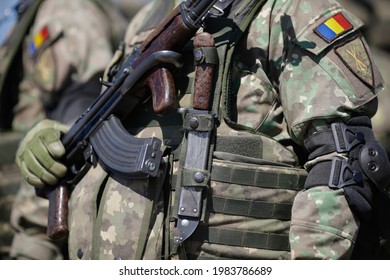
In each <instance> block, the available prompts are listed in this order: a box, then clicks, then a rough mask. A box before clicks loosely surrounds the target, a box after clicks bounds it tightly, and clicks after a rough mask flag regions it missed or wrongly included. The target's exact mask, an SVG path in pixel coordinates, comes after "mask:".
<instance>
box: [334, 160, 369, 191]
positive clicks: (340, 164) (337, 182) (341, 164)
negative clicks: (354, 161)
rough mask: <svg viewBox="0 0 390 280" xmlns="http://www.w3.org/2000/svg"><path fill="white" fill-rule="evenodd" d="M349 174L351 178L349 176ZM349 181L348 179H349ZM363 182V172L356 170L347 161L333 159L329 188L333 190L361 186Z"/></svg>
mask: <svg viewBox="0 0 390 280" xmlns="http://www.w3.org/2000/svg"><path fill="white" fill-rule="evenodd" d="M347 173H349V176H347V175H348V174H347ZM348 177H349V179H346V178H348ZM361 182H363V174H362V172H361V171H359V170H356V169H354V168H353V167H352V166H351V165H350V164H349V163H348V162H347V161H346V160H345V159H343V158H341V157H334V158H333V159H332V168H331V170H330V177H329V182H328V186H329V187H330V188H331V189H340V188H344V187H347V186H351V185H356V184H360V183H361Z"/></svg>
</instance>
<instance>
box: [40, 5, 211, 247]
mask: <svg viewBox="0 0 390 280" xmlns="http://www.w3.org/2000/svg"><path fill="white" fill-rule="evenodd" d="M215 2H217V0H188V1H185V2H183V3H181V4H180V5H179V6H178V7H176V8H175V9H174V10H173V11H172V12H171V13H170V14H169V15H168V16H167V17H166V18H165V19H164V20H163V21H162V22H161V23H160V24H159V25H158V26H157V27H156V28H155V29H154V31H153V32H152V33H151V34H150V35H149V37H148V38H147V39H146V40H145V41H144V43H143V44H142V45H141V46H140V48H139V49H138V50H136V51H135V52H134V53H133V54H132V55H130V57H129V58H128V59H127V60H126V61H125V62H124V63H123V66H122V68H121V70H120V72H119V77H117V78H116V80H115V81H114V83H113V84H112V85H111V86H110V87H109V88H108V89H107V90H106V91H105V92H104V93H102V94H101V95H100V96H99V97H98V98H97V99H96V100H95V102H94V103H93V104H92V105H91V106H90V107H89V108H88V109H87V110H86V111H85V113H84V114H83V115H82V116H81V117H80V118H79V119H78V120H77V121H76V123H75V124H74V125H73V126H72V127H71V129H70V131H69V132H68V133H66V134H65V135H64V136H63V137H62V139H61V140H62V143H63V145H64V146H65V150H66V156H65V163H66V164H67V166H72V168H70V169H71V171H70V172H68V173H69V174H68V175H67V176H66V179H65V180H63V182H62V183H61V185H60V186H55V187H53V186H48V187H46V188H45V195H46V197H47V198H48V199H49V213H48V229H47V234H48V236H49V238H51V239H53V240H57V239H62V238H64V237H66V236H67V234H68V225H67V215H68V198H69V193H70V192H69V186H70V185H73V184H75V183H76V182H77V180H78V179H75V178H79V177H81V176H80V175H82V174H84V173H85V172H86V171H85V170H86V169H88V166H90V165H91V164H90V163H89V164H88V161H90V162H92V163H93V162H94V161H95V160H94V159H92V157H93V153H88V155H87V156H86V155H85V154H86V153H85V150H86V149H88V148H90V146H91V145H90V143H89V137H90V136H91V135H93V133H95V132H96V130H97V129H98V128H99V127H100V125H101V124H102V122H103V121H105V120H106V119H107V118H108V117H109V115H110V114H112V112H113V110H114V108H115V107H116V106H117V105H118V103H120V100H121V99H122V97H123V95H125V94H127V93H128V92H130V91H131V89H132V88H133V86H134V85H135V84H136V83H137V82H139V81H140V80H141V78H146V84H145V85H146V86H147V87H149V89H150V92H151V94H152V100H153V108H154V110H155V112H156V113H157V114H160V115H164V114H166V113H168V112H169V111H171V110H172V109H173V108H174V106H175V105H176V90H175V86H174V81H173V75H172V72H171V70H170V69H169V68H170V67H169V66H171V65H174V66H175V67H180V66H181V64H182V63H181V56H180V55H179V54H178V53H176V51H180V50H181V48H182V47H183V46H184V45H185V44H186V43H187V42H188V41H189V40H191V38H192V37H193V36H194V35H195V33H196V31H197V30H198V29H199V28H200V27H201V24H202V23H203V20H204V18H205V16H206V15H207V13H208V12H209V11H210V9H211V8H212V6H213V5H214V4H215ZM73 167H74V168H73Z"/></svg>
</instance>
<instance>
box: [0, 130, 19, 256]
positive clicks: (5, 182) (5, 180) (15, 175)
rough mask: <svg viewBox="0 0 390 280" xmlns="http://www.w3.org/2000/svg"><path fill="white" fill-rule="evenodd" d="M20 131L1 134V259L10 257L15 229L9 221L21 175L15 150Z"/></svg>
mask: <svg viewBox="0 0 390 280" xmlns="http://www.w3.org/2000/svg"><path fill="white" fill-rule="evenodd" d="M19 139H20V133H16V132H2V133H1V134H0V154H1V156H0V259H9V258H10V256H9V251H10V246H11V242H12V238H13V230H12V227H11V224H10V222H9V219H10V213H11V208H12V203H13V201H14V199H15V195H16V193H17V191H18V188H19V184H20V180H21V177H20V176H19V169H18V167H17V166H16V164H15V151H16V148H17V144H18V142H19Z"/></svg>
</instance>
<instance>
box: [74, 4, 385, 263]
mask: <svg viewBox="0 0 390 280" xmlns="http://www.w3.org/2000/svg"><path fill="white" fill-rule="evenodd" d="M180 2H181V1H176V4H178V3H180ZM164 3H165V5H168V3H167V2H164ZM240 3H244V2H240V1H238V3H236V5H238V6H239V5H240ZM159 4H161V3H160V2H159V1H156V2H154V4H151V5H148V6H146V7H145V8H144V9H143V10H142V11H141V12H140V13H139V14H138V15H137V16H136V17H135V19H134V20H133V21H132V22H131V24H130V25H129V28H128V31H127V34H126V37H125V42H126V48H125V53H126V54H128V53H130V52H131V50H132V49H133V47H134V46H136V45H137V44H139V43H140V42H142V41H143V40H144V39H145V38H146V36H147V35H148V34H149V33H150V32H151V30H152V27H151V25H150V22H155V21H157V22H159V20H157V19H156V18H158V17H157V15H158V11H157V12H156V10H155V9H156V7H158V5H159ZM170 4H172V3H170ZM153 5H156V6H153ZM173 6H174V5H172V7H173ZM237 10H239V8H238V9H237ZM335 22H336V24H335ZM206 24H207V23H206ZM146 27H148V28H146ZM361 27H362V22H361V21H360V20H359V19H358V18H356V17H355V16H353V15H352V14H350V13H349V12H348V11H346V10H344V9H343V8H342V7H341V6H340V5H339V4H338V3H336V2H335V1H332V0H327V1H292V0H291V1H290V0H272V1H266V2H265V4H264V5H263V6H262V8H261V10H260V11H259V12H258V14H257V15H256V16H255V18H254V19H253V20H252V22H251V24H250V26H249V30H248V32H247V34H245V35H244V36H243V37H242V39H241V40H240V42H239V43H238V45H237V47H236V49H235V55H233V60H232V70H233V71H232V73H233V81H232V89H233V92H232V94H231V95H230V96H226V97H223V98H222V100H224V101H226V100H228V101H229V102H225V103H224V102H222V103H221V106H220V107H221V108H222V109H221V110H222V116H223V117H221V125H220V126H219V127H218V128H217V134H218V136H217V143H216V151H217V152H222V153H215V154H214V158H213V167H212V171H211V189H212V191H211V194H212V196H213V198H212V199H213V200H212V201H213V202H212V204H213V205H214V206H215V205H216V202H217V200H216V199H214V197H216V198H218V199H223V201H227V202H229V203H230V202H233V201H237V200H245V201H252V202H253V201H255V202H256V203H260V204H261V203H264V204H267V203H270V204H278V203H282V204H283V203H284V204H287V205H290V206H291V203H292V201H293V199H294V196H295V194H296V192H297V191H298V190H299V189H300V187H302V180H304V176H305V172H304V170H303V168H299V167H300V166H302V165H303V163H304V162H301V161H300V160H299V159H298V157H297V155H295V153H294V151H293V148H292V146H295V147H301V146H302V144H303V141H304V139H305V138H306V137H307V136H308V135H310V134H311V133H313V132H314V131H315V130H316V129H318V127H321V126H322V125H325V124H327V123H328V122H330V121H332V120H335V119H348V118H349V117H350V116H351V114H353V113H354V112H358V113H360V114H366V115H369V116H372V115H374V114H375V110H376V106H375V100H376V95H377V94H378V93H379V92H380V91H381V90H382V87H383V83H382V78H381V76H380V74H379V72H378V69H377V67H376V65H375V63H374V62H373V60H372V56H371V54H370V52H369V49H368V47H367V46H366V43H365V41H364V39H363V38H362V37H361V36H360V33H359V29H360V28H361ZM188 68H189V69H191V67H188ZM188 68H186V67H184V69H188ZM182 72H185V71H180V73H178V75H179V78H177V81H178V82H177V83H178V84H179V85H180V86H179V87H178V94H179V97H180V101H179V103H180V107H184V108H186V107H188V106H189V104H190V98H191V86H188V85H187V86H186V85H185V86H181V82H182V81H187V80H191V79H185V78H183V76H180V75H181V74H182ZM188 72H191V71H188ZM189 76H191V75H189ZM227 104H230V105H229V106H227ZM125 125H126V128H127V129H128V131H129V132H131V133H132V134H133V135H136V136H139V137H148V136H157V137H160V138H161V139H163V143H164V145H165V146H169V147H172V148H173V149H174V150H175V149H176V148H177V147H179V146H180V143H181V141H182V138H183V130H182V119H181V115H180V114H178V113H175V112H173V113H171V114H170V115H169V116H167V117H159V116H157V115H155V114H154V113H153V112H152V109H151V105H150V102H146V103H144V105H142V106H139V107H138V108H136V109H135V111H134V112H132V113H131V114H130V115H129V117H128V118H127V120H126V121H125ZM252 136H253V137H255V138H256V137H259V140H258V141H256V140H255V141H254V142H251V140H253V138H251V137H252ZM235 137H236V138H237V137H241V138H239V139H240V140H242V141H244V140H245V139H246V137H247V138H250V141H249V142H246V143H245V142H239V144H237V143H236V144H235V142H234V141H230V140H229V139H234V138H235ZM256 139H257V138H256ZM218 141H219V142H218ZM240 143H241V144H240ZM244 143H245V144H244ZM259 143H260V144H259ZM230 147H233V148H232V149H231V150H229V148H230ZM231 152H233V154H234V155H236V156H235V157H234V158H233V160H232V159H231V158H226V157H224V155H226V153H231ZM237 154H238V155H239V156H244V157H249V158H251V161H250V162H248V161H247V159H246V161H240V160H237V158H238V157H237ZM221 155H222V156H221ZM172 157H173V158H174V159H173V168H172V173H173V174H177V170H178V164H177V161H176V160H177V158H175V154H174V155H173V156H172ZM261 160H266V161H267V162H274V163H275V162H276V163H278V164H279V165H277V166H275V164H270V165H267V164H264V163H259V162H261ZM165 162H169V161H168V160H166V161H165ZM283 164H285V165H283ZM166 166H167V165H166V164H163V168H162V169H161V173H163V172H165V170H164V167H166ZM286 166H287V167H286ZM213 170H220V171H221V170H228V171H229V172H231V174H236V173H234V172H236V171H239V172H237V174H238V177H240V176H241V178H240V179H239V180H238V181H239V182H238V183H237V182H233V181H229V180H228V181H224V180H222V179H218V178H219V177H218V176H217V175H215V176H213ZM245 172H247V173H245ZM256 172H264V173H268V174H271V175H272V176H270V177H272V178H276V179H275V180H276V181H274V182H273V183H274V185H273V188H272V187H271V186H264V185H261V184H260V185H256V182H254V181H256V180H254V181H251V182H250V183H247V184H245V183H242V182H243V181H245V178H242V177H243V176H245V175H240V174H256ZM280 174H287V175H288V176H289V177H288V178H289V179H288V180H287V181H288V182H289V183H287V185H288V186H286V185H283V183H280V182H281V180H282V179H281V177H280ZM222 175H223V174H222ZM251 176H252V175H251ZM174 177H175V176H174ZM174 177H173V178H174ZM232 177H234V176H231V178H232ZM163 178H164V177H158V178H157V179H156V180H155V181H153V180H150V181H147V180H128V179H124V178H120V177H118V176H116V175H115V174H111V176H110V178H109V179H107V173H106V172H105V171H104V170H103V169H102V168H101V167H100V166H99V165H98V166H97V167H95V168H93V169H91V170H90V172H89V173H88V174H87V175H86V176H85V177H84V178H83V180H82V181H81V182H80V183H79V184H78V186H76V188H75V189H74V191H73V193H72V197H71V204H70V206H71V207H70V208H71V210H70V211H71V213H70V231H71V232H70V239H69V242H70V252H69V253H70V257H71V258H80V259H84V258H86V259H89V258H104V259H113V258H122V259H124V258H125V259H132V258H138V257H141V258H146V259H147V258H161V256H162V255H163V253H162V252H161V251H160V250H161V243H162V241H161V238H162V234H163V228H164V227H167V225H166V224H164V219H163V218H162V217H163V216H164V214H166V213H164V207H163V200H162V197H163V192H161V191H160V189H159V188H154V190H152V189H153V187H151V185H152V186H155V185H156V184H157V185H158V183H161V181H163ZM216 178H217V179H216ZM291 178H293V179H291ZM173 181H174V180H173ZM249 181H250V180H249ZM271 181H272V180H271ZM248 184H249V185H248ZM102 186H104V188H103V187H102ZM171 188H172V189H173V190H172V191H173V192H174V191H175V190H174V187H173V186H171ZM172 197H174V195H172ZM96 200H98V202H99V203H98V205H97V204H96V203H95V201H96ZM173 200H174V199H173ZM150 202H154V203H153V205H152V206H151V205H150ZM174 207H175V205H174V206H173V208H174ZM215 207H216V206H215ZM168 208H169V207H168ZM215 209H216V208H214V209H212V210H210V211H209V212H210V213H209V214H208V216H207V217H208V218H207V219H206V220H204V221H203V224H202V225H201V226H200V229H199V231H198V233H195V236H194V239H193V240H189V241H188V242H186V245H185V247H186V254H185V255H186V256H185V257H187V258H201V257H203V258H218V257H221V258H239V259H243V258H257V259H264V258H271V259H278V258H289V252H288V251H289V250H288V244H287V245H286V244H284V242H285V240H284V237H285V236H286V235H288V231H289V217H288V215H287V216H284V217H275V216H272V215H271V216H265V217H261V216H260V217H259V216H258V213H256V214H247V213H246V214H245V215H244V214H237V213H229V211H225V212H223V211H222V212H218V211H216V210H215ZM290 209H291V208H290ZM287 212H288V211H287ZM145 213H148V214H150V215H149V216H147V214H145ZM173 215H174V214H173ZM145 223H146V225H147V226H146V229H147V230H146V231H145V227H144V225H145ZM203 226H205V227H206V228H208V230H206V229H204V227H203ZM201 228H203V232H202V229H201ZM236 229H240V230H241V231H242V232H245V233H250V234H254V235H251V236H256V237H255V238H253V239H256V240H262V241H263V239H262V238H263V237H264V236H273V237H275V240H279V241H280V242H278V241H275V242H272V241H270V240H265V241H264V244H266V245H264V244H253V243H252V242H251V241H250V240H249V241H246V240H244V239H242V240H243V242H241V243H240V244H233V243H234V242H232V241H230V242H231V243H229V242H228V243H223V242H222V241H221V240H217V239H218V238H216V239H215V242H212V241H211V239H213V236H212V235H211V233H210V235H209V236H208V237H204V236H202V234H203V233H204V232H211V231H215V232H219V233H221V232H223V231H226V232H229V234H233V233H235V232H236V231H235V230H236ZM167 231H170V232H171V233H172V231H174V229H173V228H172V227H169V226H168V229H167V230H166V231H164V233H166V232H167ZM145 232H146V237H140V236H141V235H142V234H145ZM230 236H234V235H230ZM239 236H240V237H242V235H239ZM279 237H280V239H278V238H279ZM257 238H259V239H257ZM91 240H92V241H91ZM145 240H147V241H145ZM240 240H241V239H240ZM242 240H241V241H242ZM282 240H283V241H282ZM225 241H226V240H225ZM221 242H222V243H221ZM246 242H247V243H246ZM285 245H286V246H285ZM140 247H141V248H140ZM139 252H143V254H139Z"/></svg>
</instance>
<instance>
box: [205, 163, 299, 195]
mask: <svg viewBox="0 0 390 280" xmlns="http://www.w3.org/2000/svg"><path fill="white" fill-rule="evenodd" d="M281 170H285V172H281ZM287 170H288V169H287V168H282V167H277V168H275V167H274V168H272V167H270V166H264V169H259V168H256V169H249V168H243V167H240V166H237V167H229V166H213V168H212V171H211V180H214V181H218V182H226V183H232V184H240V185H246V186H254V187H263V188H278V189H288V190H296V191H298V190H301V189H302V188H303V185H304V183H305V180H306V175H303V174H299V173H298V172H294V169H293V170H291V171H287Z"/></svg>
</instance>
